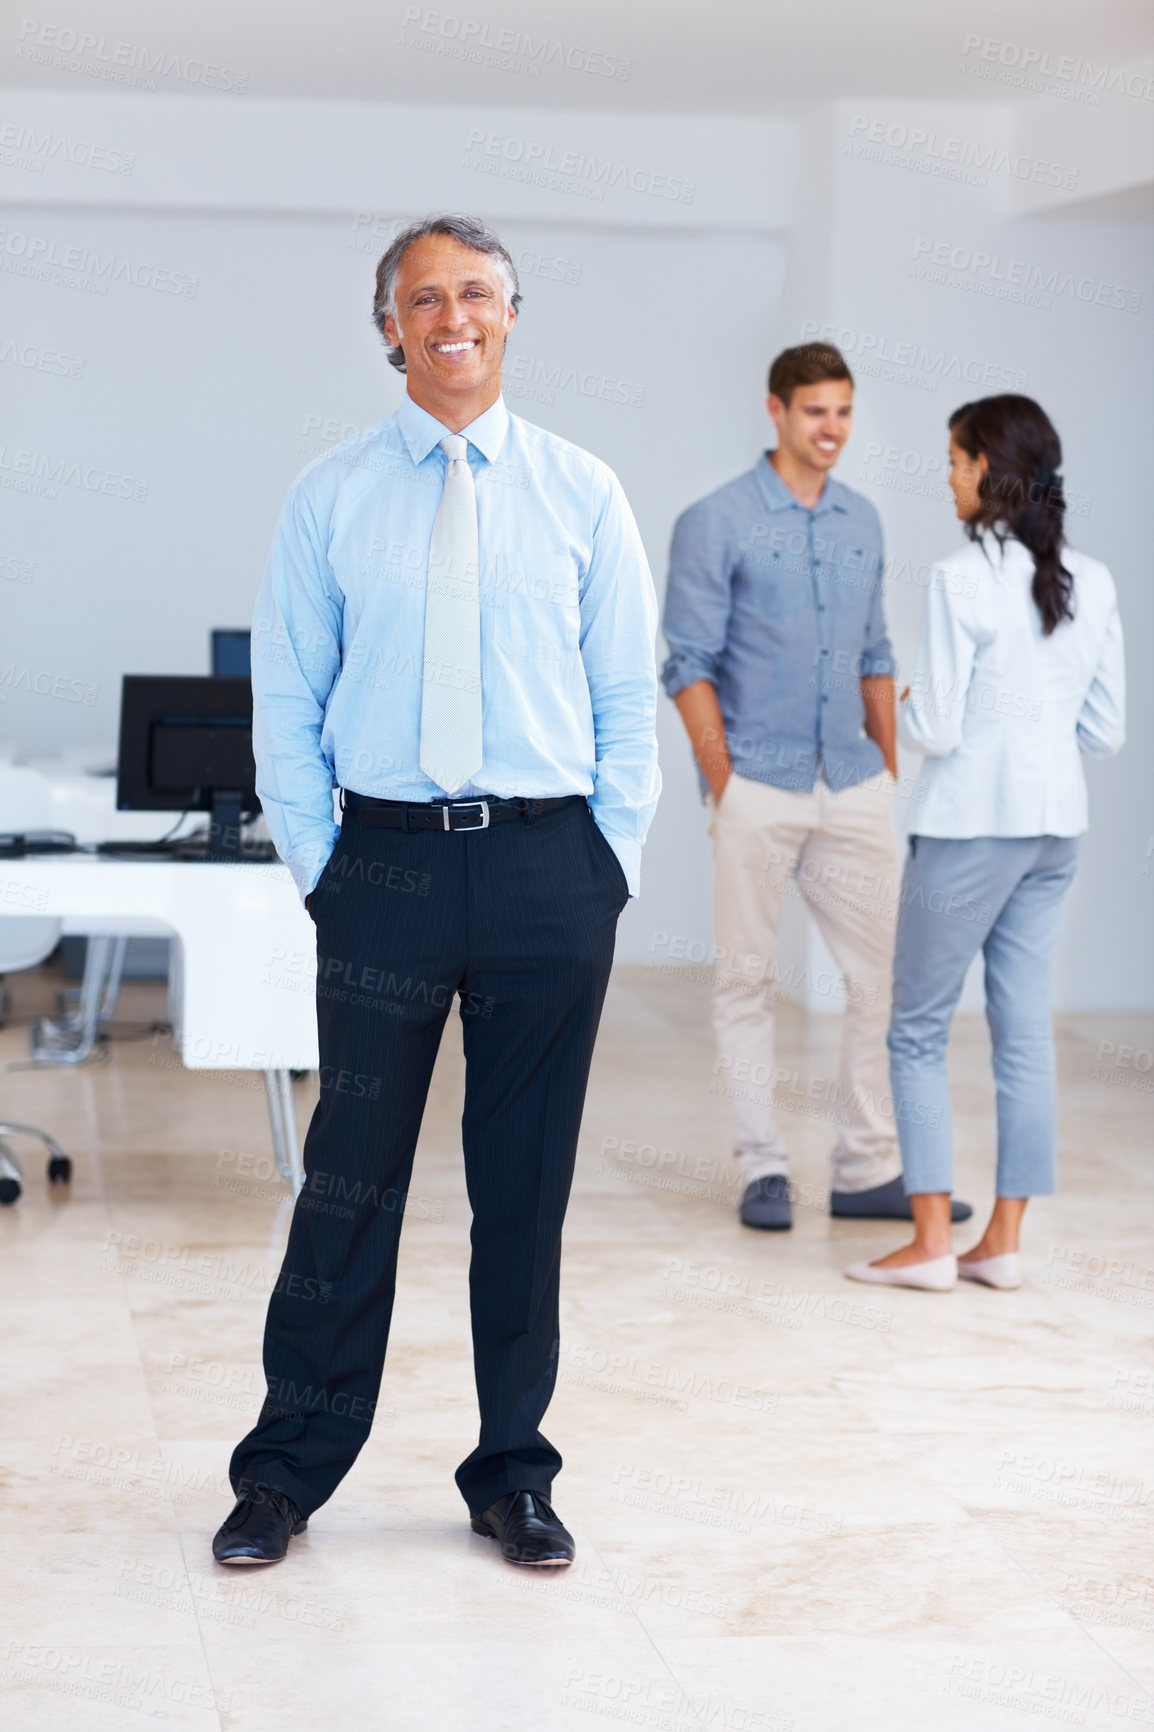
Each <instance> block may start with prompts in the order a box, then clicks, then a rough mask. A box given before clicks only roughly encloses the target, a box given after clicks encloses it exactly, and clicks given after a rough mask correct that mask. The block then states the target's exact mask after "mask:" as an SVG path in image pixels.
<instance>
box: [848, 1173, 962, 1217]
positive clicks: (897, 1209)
mask: <svg viewBox="0 0 1154 1732" xmlns="http://www.w3.org/2000/svg"><path fill="white" fill-rule="evenodd" d="M829 1212H830V1214H831V1215H837V1216H839V1217H840V1218H841V1219H842V1220H847V1221H912V1220H913V1218H914V1212H913V1209H912V1208H911V1207H910V1200H909V1198H908V1197H907V1196H906V1188H905V1186H904V1185H903V1184H902V1181H901V1178H900V1177H899V1178H896V1179H891V1180H890V1181H889V1183H888V1184H885V1185H874V1186H873V1187H872V1188H871V1189H870V1190H868V1191H831V1192H830V1194H829ZM973 1212H974V1211H973V1208H972V1207H971V1205H970V1204H969V1203H962V1202H959V1200H958V1199H957V1198H956V1197H955V1198H953V1199H952V1200H951V1202H950V1220H951V1221H968V1220H969V1218H970V1216H971V1215H972V1214H973Z"/></svg>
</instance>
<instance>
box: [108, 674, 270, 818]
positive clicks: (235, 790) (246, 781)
mask: <svg viewBox="0 0 1154 1732" xmlns="http://www.w3.org/2000/svg"><path fill="white" fill-rule="evenodd" d="M255 781H256V765H255V763H254V761H253V754H252V682H251V681H250V680H248V679H245V678H230V677H227V676H223V675H222V676H219V677H212V676H209V675H193V676H190V675H176V674H163V675H162V674H125V676H124V683H123V686H122V689H121V698H120V749H119V753H118V755H117V765H116V804H117V806H118V807H119V809H120V810H121V811H122V812H183V811H190V812H211V811H212V810H213V809H214V806H215V805H216V804H217V800H218V797H219V796H221V795H227V796H230V797H234V803H235V799H236V798H239V803H240V809H241V810H242V811H244V812H248V813H255V812H259V811H260V802H259V801H258V800H257V797H256V787H255Z"/></svg>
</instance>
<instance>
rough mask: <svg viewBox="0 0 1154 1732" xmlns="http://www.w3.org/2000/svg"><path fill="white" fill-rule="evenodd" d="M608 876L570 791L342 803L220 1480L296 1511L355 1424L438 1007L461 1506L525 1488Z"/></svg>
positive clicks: (588, 1045)
mask: <svg viewBox="0 0 1154 1732" xmlns="http://www.w3.org/2000/svg"><path fill="white" fill-rule="evenodd" d="M627 895H628V891H627V888H626V883H625V876H624V873H623V872H622V870H621V867H620V865H619V863H618V861H617V857H616V855H615V854H614V853H613V850H612V848H611V847H610V846H609V844H608V842H606V840H605V838H604V837H603V836H602V834H601V832H600V831H599V830H598V828H597V826H596V824H595V823H594V821H593V818H592V816H591V814H590V811H589V807H588V805H587V803H586V801H585V800H584V799H581V798H579V797H578V798H574V799H572V800H569V801H567V802H566V803H565V805H564V806H561V807H559V808H557V809H556V810H554V811H552V812H546V813H542V814H539V815H538V816H536V817H526V818H514V819H512V820H510V821H508V822H505V823H501V824H494V825H492V826H491V827H490V828H488V829H486V830H463V831H451V832H442V831H428V830H421V831H412V832H409V831H404V830H393V829H377V828H370V827H369V826H368V825H366V824H363V823H361V821H360V818H359V816H358V814H357V813H356V812H354V811H352V810H348V811H346V813H345V816H344V823H343V826H342V829H341V833H340V837H339V839H338V841H337V845H336V848H335V849H334V851H333V855H332V858H331V859H330V860H329V862H328V864H327V865H326V867H325V869H324V872H323V873H322V875H321V878H320V881H319V883H318V884H317V887H316V891H315V892H314V895H313V899H312V903H311V912H312V914H313V917H314V919H315V921H316V927H317V1022H318V1028H319V1035H320V1065H321V1070H320V1077H321V1093H320V1099H319V1101H318V1104H317V1108H316V1111H315V1112H314V1114H313V1118H312V1122H311V1123H310V1125H309V1130H308V1135H307V1137H306V1139H305V1146H304V1167H305V1183H304V1186H303V1188H302V1190H301V1193H300V1195H299V1197H298V1198H297V1202H296V1207H295V1210H294V1213H293V1219H292V1225H291V1228H290V1231H289V1239H288V1247H287V1250H286V1252H285V1258H284V1264H283V1266H282V1268H281V1271H280V1275H279V1276H278V1279H277V1282H276V1285H275V1287H274V1290H273V1294H272V1297H271V1299H270V1301H269V1310H268V1319H267V1323H266V1327H265V1338H264V1369H265V1378H266V1382H267V1386H268V1395H267V1398H266V1400H265V1402H264V1405H263V1407H262V1410H261V1413H260V1417H259V1419H258V1420H257V1423H256V1425H255V1426H254V1428H253V1430H252V1431H251V1432H250V1433H249V1434H248V1436H247V1437H245V1438H243V1439H242V1441H241V1442H240V1443H239V1444H238V1445H237V1447H236V1449H235V1451H234V1452H233V1456H232V1461H231V1464H230V1469H229V1471H230V1477H231V1479H232V1483H233V1486H234V1488H235V1489H236V1490H237V1492H238V1494H239V1493H240V1492H241V1491H242V1490H243V1489H244V1488H245V1487H246V1485H248V1484H249V1483H252V1482H261V1483H263V1484H266V1485H271V1486H276V1487H278V1488H279V1489H281V1490H282V1491H285V1492H287V1493H288V1495H289V1497H291V1498H292V1500H293V1502H294V1503H295V1504H296V1505H297V1507H298V1508H299V1509H300V1510H301V1512H302V1514H304V1515H306V1516H307V1515H309V1514H311V1513H312V1511H313V1510H315V1509H317V1508H318V1507H319V1506H320V1505H321V1504H323V1503H324V1502H325V1501H326V1499H328V1498H329V1497H331V1496H332V1494H333V1492H334V1490H335V1489H336V1487H337V1485H338V1484H339V1483H340V1481H341V1479H342V1478H343V1477H344V1475H345V1474H346V1473H347V1472H348V1470H349V1468H350V1467H351V1466H352V1464H353V1462H354V1461H355V1459H356V1457H357V1454H358V1451H359V1450H360V1448H361V1446H362V1445H363V1444H364V1442H365V1439H366V1438H367V1437H368V1434H369V1428H370V1426H371V1424H372V1417H373V1412H374V1409H375V1406H376V1402H377V1395H378V1390H379V1387H380V1381H381V1373H382V1368H383V1365H384V1358H385V1348H386V1345H387V1342H388V1335H389V1321H390V1317H391V1314H392V1307H393V1291H394V1284H395V1279H396V1269H397V1250H398V1244H399V1241H400V1233H401V1221H402V1218H403V1211H404V1201H405V1196H406V1194H407V1191H408V1188H409V1179H410V1173H411V1171H412V1164H413V1152H414V1149H415V1147H416V1141H417V1133H418V1130H419V1129H420V1124H421V1117H422V1114H423V1112H424V1107H425V1099H426V1096H427V1093H428V1088H429V1079H430V1076H431V1074H432V1069H433V1062H434V1059H435V1058H436V1054H437V1047H438V1045H439V1043H440V1039H441V1031H442V1029H443V1027H444V1024H445V1019H446V1017H447V1016H448V1013H449V1010H450V1008H451V1006H452V1004H453V1001H454V1000H456V1001H457V1002H458V1005H459V1010H460V1015H461V1020H462V1025H463V1032H464V1050H465V1109H464V1115H463V1118H462V1121H461V1133H462V1144H463V1149H464V1160H465V1178H466V1184H467V1187H468V1193H469V1201H470V1204H471V1206H472V1211H473V1225H472V1236H471V1243H472V1259H471V1263H470V1270H469V1293H470V1304H471V1311H472V1325H473V1359H474V1368H475V1374H476V1383H477V1396H478V1402H479V1406H480V1413H481V1432H480V1441H479V1443H478V1445H477V1448H476V1449H475V1450H474V1451H473V1453H472V1454H471V1455H470V1456H469V1457H468V1458H467V1460H465V1461H464V1462H463V1463H462V1464H461V1466H460V1468H459V1469H458V1470H457V1476H456V1477H457V1484H458V1486H459V1488H460V1490H461V1493H462V1495H463V1496H464V1498H465V1501H466V1503H467V1504H468V1506H469V1509H470V1510H471V1511H472V1512H473V1513H474V1514H476V1513H478V1512H479V1511H481V1510H484V1509H487V1508H488V1507H489V1505H490V1504H491V1503H493V1502H494V1501H495V1500H496V1499H497V1498H499V1497H501V1496H503V1495H504V1494H505V1493H506V1492H509V1491H517V1490H533V1491H540V1492H543V1493H545V1494H546V1495H547V1494H548V1492H549V1490H550V1487H551V1485H552V1481H553V1477H554V1475H555V1474H556V1473H557V1471H558V1469H559V1468H560V1466H561V1457H560V1455H559V1454H558V1452H557V1450H556V1449H554V1447H553V1445H552V1444H551V1443H549V1441H548V1440H547V1438H545V1437H544V1436H543V1435H542V1433H541V1431H540V1424H541V1420H542V1418H543V1417H544V1413H545V1409H546V1408H547V1407H548V1405H549V1401H550V1398H551V1396H552V1393H553V1386H554V1383H555V1381H556V1375H557V1352H558V1303H557V1302H558V1274H559V1265H560V1255H561V1228H562V1223H563V1221H564V1217H565V1208H566V1204H567V1202H568V1198H569V1187H570V1183H571V1180H572V1175H573V1162H574V1156H575V1153H576V1147H577V1135H578V1131H579V1129H580V1123H581V1112H582V1108H583V1106H584V1101H585V1087H586V1083H587V1080H588V1075H589V1065H590V1061H591V1059H592V1056H593V1043H594V1040H595V1038H596V1034H597V1024H598V1021H599V1020H600V1016H601V1007H602V1004H603V1002H604V998H605V989H606V986H607V984H608V980H609V969H610V965H611V963H612V960H613V938H614V931H615V928H616V924H617V917H618V915H619V914H620V912H621V909H622V908H623V907H624V905H625V901H626V898H627Z"/></svg>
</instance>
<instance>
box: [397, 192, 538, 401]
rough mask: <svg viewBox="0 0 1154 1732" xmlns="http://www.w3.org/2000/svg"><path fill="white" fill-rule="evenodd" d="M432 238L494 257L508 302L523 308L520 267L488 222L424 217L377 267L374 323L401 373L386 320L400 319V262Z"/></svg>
mask: <svg viewBox="0 0 1154 1732" xmlns="http://www.w3.org/2000/svg"><path fill="white" fill-rule="evenodd" d="M431 235H448V237H449V238H450V240H454V241H460V243H461V245H462V246H463V247H468V248H469V249H470V251H471V252H474V253H485V254H486V255H487V256H488V257H489V258H491V259H492V260H493V261H494V263H495V264H496V266H497V269H498V271H499V272H500V274H501V281H502V282H503V283H504V285H505V299H506V301H507V302H508V303H509V305H510V306H511V307H512V309H513V311H514V312H516V311H517V310H518V308H519V307H520V305H521V288H520V284H519V282H518V280H517V267H516V265H515V264H514V263H513V260H512V257H511V255H510V253H509V251H508V248H507V247H505V246H504V245H503V244H502V242H501V241H499V240H498V238H497V236H496V235H495V234H494V233H493V231H492V229H491V228H490V227H489V225H488V223H485V222H482V220H481V218H480V217H473V216H429V217H421V218H420V220H419V221H418V222H415V223H409V224H408V226H407V227H406V228H403V229H402V230H401V232H400V233H399V234H398V235H397V236H396V237H395V238H394V240H393V241H392V243H391V245H390V246H389V248H388V251H387V252H386V253H384V254H383V256H382V258H381V262H380V264H379V265H378V266H377V288H376V293H375V294H374V295H373V324H374V325H375V326H376V327H377V330H378V331H379V332H380V333H381V336H382V337H384V339H385V343H386V345H387V346H388V355H389V364H390V366H393V367H395V368H396V369H397V371H398V373H403V372H404V370H405V352H404V350H403V349H402V348H400V347H399V346H398V347H397V348H393V346H392V345H391V344H390V343H389V339H388V337H387V335H386V334H385V319H386V318H387V317H389V316H391V317H392V318H394V319H395V318H396V316H397V295H396V291H397V273H398V271H399V270H400V268H401V260H402V259H403V258H404V256H405V254H406V253H407V252H408V250H409V248H410V247H411V246H413V245H414V244H415V243H416V242H417V241H423V240H428V238H429V237H430V236H431Z"/></svg>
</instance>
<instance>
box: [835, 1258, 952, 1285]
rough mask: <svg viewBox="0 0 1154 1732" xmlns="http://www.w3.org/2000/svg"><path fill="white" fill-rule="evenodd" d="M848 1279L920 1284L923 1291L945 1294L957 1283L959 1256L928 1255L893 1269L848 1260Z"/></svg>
mask: <svg viewBox="0 0 1154 1732" xmlns="http://www.w3.org/2000/svg"><path fill="white" fill-rule="evenodd" d="M846 1275H847V1277H848V1278H849V1280H851V1281H872V1282H874V1283H875V1284H876V1285H877V1286H879V1287H920V1288H922V1289H923V1291H925V1292H926V1293H948V1292H949V1291H950V1289H951V1287H954V1286H956V1285H957V1280H958V1259H957V1258H956V1257H955V1256H953V1255H952V1254H951V1255H950V1256H949V1257H930V1258H928V1259H927V1260H926V1262H924V1263H904V1264H902V1265H901V1266H900V1267H898V1268H894V1269H879V1268H878V1266H877V1264H876V1263H851V1264H850V1266H849V1268H848V1269H847V1270H846Z"/></svg>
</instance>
